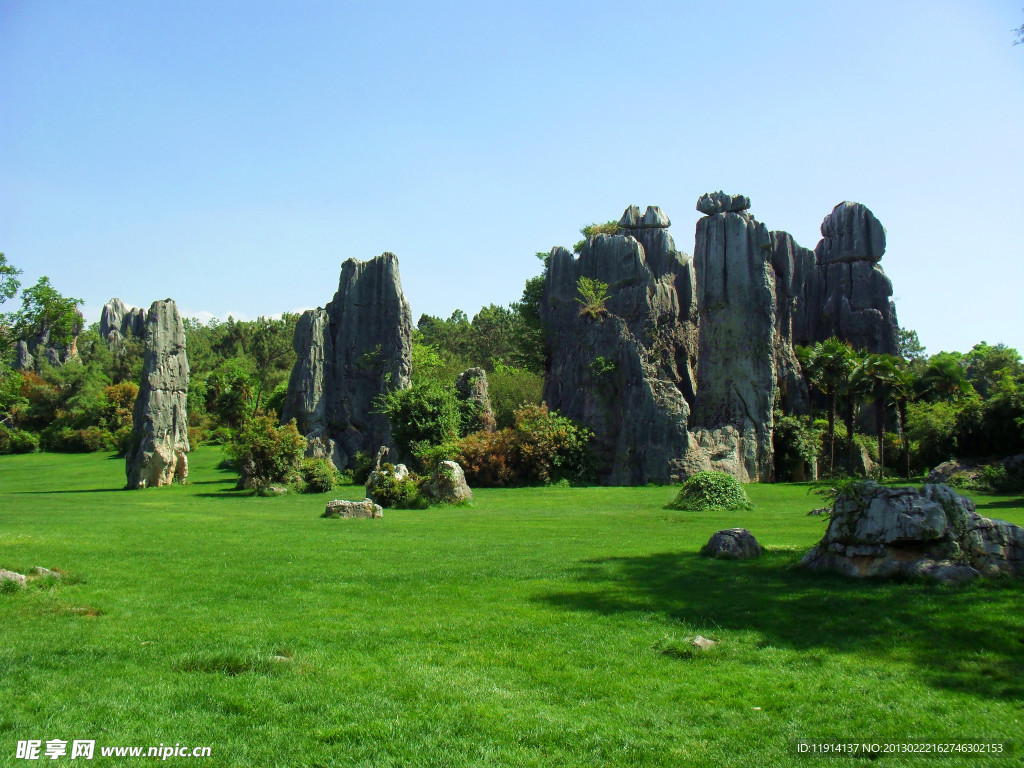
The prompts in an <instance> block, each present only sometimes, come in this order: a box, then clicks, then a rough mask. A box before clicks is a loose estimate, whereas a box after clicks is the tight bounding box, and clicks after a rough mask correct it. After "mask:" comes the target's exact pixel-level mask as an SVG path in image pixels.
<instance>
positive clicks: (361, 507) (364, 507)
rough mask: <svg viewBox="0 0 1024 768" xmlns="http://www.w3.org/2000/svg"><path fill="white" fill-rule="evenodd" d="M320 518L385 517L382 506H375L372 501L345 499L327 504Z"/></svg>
mask: <svg viewBox="0 0 1024 768" xmlns="http://www.w3.org/2000/svg"><path fill="white" fill-rule="evenodd" d="M320 517H333V518H337V517H368V518H371V519H372V518H375V517H384V510H383V509H381V506H380V504H374V503H373V501H372V500H371V499H363V500H362V501H346V500H345V499H332V500H331V501H328V502H327V508H326V509H325V510H324V513H323V514H322V515H320Z"/></svg>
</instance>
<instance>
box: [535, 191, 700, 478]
mask: <svg viewBox="0 0 1024 768" xmlns="http://www.w3.org/2000/svg"><path fill="white" fill-rule="evenodd" d="M638 214H639V209H638V208H637V209H636V210H635V211H633V212H632V213H630V210H627V212H626V214H624V216H623V218H624V219H632V220H633V221H642V219H641V218H640V217H639V215H638ZM665 221H667V218H666V219H665ZM581 277H587V278H590V279H594V280H599V281H601V282H603V283H606V284H607V285H608V300H607V302H605V309H606V310H607V316H601V317H587V316H584V315H581V314H580V307H581V305H580V303H579V301H578V300H577V299H578V297H579V291H578V283H579V279H580V278H581ZM694 299H695V287H694V275H693V268H692V264H691V261H690V259H689V257H688V256H686V255H685V254H683V253H681V252H679V251H677V250H676V248H675V243H674V242H673V240H672V236H671V235H670V234H669V232H668V230H667V229H664V228H663V227H660V226H657V227H654V226H652V227H640V228H635V229H630V230H629V232H628V234H622V235H597V236H595V237H591V238H589V239H588V240H587V242H586V243H585V244H584V246H583V249H582V252H581V253H580V256H579V258H574V257H573V254H572V253H570V252H569V251H567V250H566V249H564V248H555V249H554V250H552V252H551V258H550V262H549V267H548V272H547V276H546V280H545V286H544V300H543V303H542V306H541V316H542V318H543V319H544V321H545V323H547V325H548V327H549V328H550V330H551V333H550V365H549V370H548V375H547V377H546V379H545V385H544V399H545V400H546V401H547V403H548V405H549V407H551V408H552V409H553V410H557V411H558V412H560V413H562V414H563V415H565V416H567V417H569V418H571V419H573V420H575V421H577V422H580V423H582V424H583V425H585V426H586V427H587V428H588V429H590V430H592V431H593V432H594V434H595V440H594V447H595V454H596V458H597V475H598V478H599V479H600V480H601V481H602V482H604V483H608V484H613V485H630V484H643V483H648V482H669V481H677V480H681V479H682V478H683V477H684V474H683V467H682V462H683V458H684V457H685V455H686V452H687V450H688V447H689V439H688V434H687V429H686V422H687V417H688V414H689V405H688V403H687V398H688V397H692V395H693V391H694V377H693V365H694V362H695V358H694V355H695V353H696V320H697V317H696V306H695V303H694Z"/></svg>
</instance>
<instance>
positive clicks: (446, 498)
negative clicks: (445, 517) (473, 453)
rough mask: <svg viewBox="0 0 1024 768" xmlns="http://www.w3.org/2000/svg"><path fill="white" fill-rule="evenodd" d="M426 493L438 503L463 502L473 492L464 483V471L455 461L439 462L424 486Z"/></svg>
mask: <svg viewBox="0 0 1024 768" xmlns="http://www.w3.org/2000/svg"><path fill="white" fill-rule="evenodd" d="M426 491H427V495H428V496H430V498H431V499H432V500H434V501H436V502H438V503H440V504H465V503H466V502H468V501H470V500H472V498H473V492H472V491H471V490H470V489H469V485H467V483H466V473H465V472H463V471H462V467H461V466H460V465H459V463H458V462H456V461H442V462H439V463H438V465H437V468H436V469H435V470H434V472H433V474H431V476H430V482H429V483H427V487H426Z"/></svg>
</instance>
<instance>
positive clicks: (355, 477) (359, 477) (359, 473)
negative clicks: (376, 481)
mask: <svg viewBox="0 0 1024 768" xmlns="http://www.w3.org/2000/svg"><path fill="white" fill-rule="evenodd" d="M375 461H376V457H375V456H371V455H370V454H368V453H367V452H366V451H357V452H356V465H355V467H354V468H353V470H352V482H353V483H355V484H356V485H366V480H367V478H369V477H370V473H371V472H373V468H374V462H375Z"/></svg>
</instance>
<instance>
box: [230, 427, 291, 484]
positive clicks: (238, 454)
mask: <svg viewBox="0 0 1024 768" xmlns="http://www.w3.org/2000/svg"><path fill="white" fill-rule="evenodd" d="M305 450H306V439H305V438H304V437H303V436H302V435H300V434H299V430H298V429H297V428H296V427H295V421H294V420H292V421H289V422H288V423H287V424H285V425H284V426H279V425H278V418H277V414H276V413H274V412H273V411H271V412H270V413H257V414H255V415H253V416H251V417H250V418H248V419H246V421H245V423H244V424H243V425H242V426H241V428H240V429H238V430H237V431H236V432H234V433H233V434H232V436H231V439H230V441H229V442H228V444H227V452H228V455H229V456H231V458H232V459H233V460H234V462H235V466H236V467H237V469H238V471H239V473H240V474H241V480H240V484H241V485H243V486H244V487H251V488H254V489H256V492H257V493H261V492H263V491H266V490H267V489H268V488H269V487H270V486H271V485H274V484H285V485H287V484H291V483H295V481H296V480H298V478H299V473H300V469H301V466H302V454H303V452H304V451H305Z"/></svg>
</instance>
